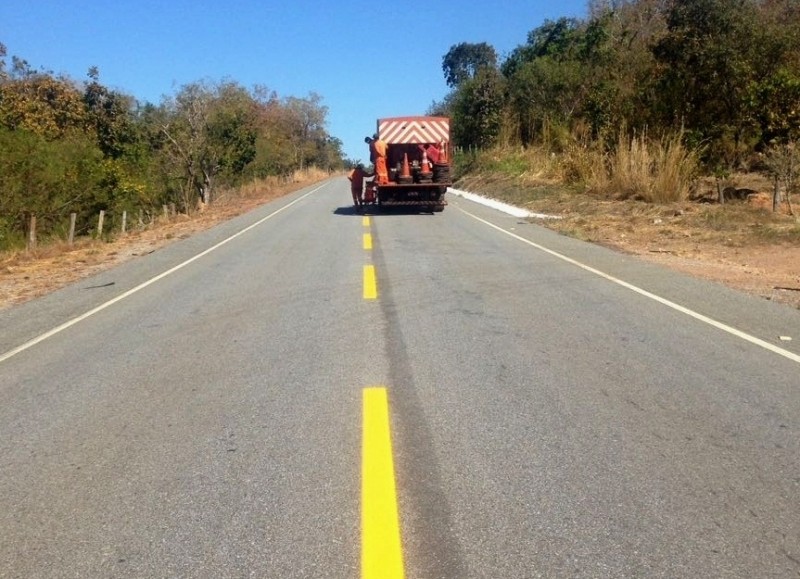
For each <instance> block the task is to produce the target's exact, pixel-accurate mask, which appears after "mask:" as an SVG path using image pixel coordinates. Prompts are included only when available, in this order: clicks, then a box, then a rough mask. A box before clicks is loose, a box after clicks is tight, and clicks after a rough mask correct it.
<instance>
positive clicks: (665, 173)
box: [587, 131, 698, 204]
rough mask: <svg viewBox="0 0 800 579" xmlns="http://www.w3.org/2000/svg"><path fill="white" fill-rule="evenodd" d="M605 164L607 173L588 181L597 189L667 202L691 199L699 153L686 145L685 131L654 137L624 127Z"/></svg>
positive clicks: (642, 199)
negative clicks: (684, 141) (630, 135)
mask: <svg viewBox="0 0 800 579" xmlns="http://www.w3.org/2000/svg"><path fill="white" fill-rule="evenodd" d="M605 165H606V168H607V169H606V173H605V175H600V178H599V179H598V178H594V179H592V180H589V181H587V182H588V183H589V184H590V187H591V188H592V189H593V190H595V191H598V192H600V193H602V194H605V195H609V196H611V197H614V198H617V199H638V200H641V201H645V202H647V203H658V204H666V203H675V202H680V201H685V200H686V199H688V197H689V192H690V191H691V186H692V182H693V180H694V178H695V176H696V174H697V170H698V156H697V153H696V152H694V151H690V150H688V149H686V148H685V147H684V145H683V135H682V134H681V133H675V134H673V135H668V136H666V137H664V138H662V139H660V140H653V139H650V138H648V137H647V135H646V134H644V135H633V136H632V137H629V136H628V135H627V134H626V133H625V132H624V131H620V134H619V137H618V139H617V145H616V148H615V149H614V151H613V152H611V153H609V154H608V156H607V159H606V163H605Z"/></svg>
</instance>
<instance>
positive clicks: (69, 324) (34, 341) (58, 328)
mask: <svg viewBox="0 0 800 579" xmlns="http://www.w3.org/2000/svg"><path fill="white" fill-rule="evenodd" d="M324 186H325V185H320V186H319V187H317V188H316V189H312V190H311V191H309V192H308V193H306V194H305V195H303V196H301V197H298V198H297V199H295V200H294V201H292V202H291V203H288V204H286V205H284V206H283V207H281V208H280V209H278V210H276V211H273V212H272V213H270V214H269V215H267V216H266V217H263V218H262V219H259V220H258V221H256V222H255V223H253V224H252V225H248V226H247V227H245V228H244V229H242V230H241V231H238V232H237V233H234V234H233V235H231V236H230V237H228V238H227V239H223V240H222V241H220V242H219V243H217V244H216V245H213V246H211V247H209V248H208V249H206V250H205V251H202V252H200V253H198V254H197V255H195V256H194V257H190V258H189V259H187V260H186V261H184V262H183V263H179V264H178V265H176V266H175V267H172V268H170V269H168V270H167V271H165V272H163V273H160V274H158V275H157V276H155V277H153V278H151V279H149V280H147V281H146V282H143V283H140V284H139V285H137V286H136V287H134V288H131V289H129V290H128V291H126V292H125V293H122V294H120V295H118V296H117V297H115V298H113V299H110V300H108V301H107V302H105V303H103V304H100V305H99V306H97V307H95V308H93V309H91V310H89V311H88V312H86V313H84V314H81V315H80V316H77V317H75V318H72V319H71V320H69V321H66V322H64V323H63V324H61V325H60V326H56V327H55V328H53V329H52V330H49V331H47V332H45V333H44V334H41V335H39V336H37V337H35V338H33V339H32V340H29V341H27V342H25V343H24V344H22V345H20V346H17V347H16V348H14V349H13V350H9V351H8V352H6V353H5V354H2V355H0V363H2V362H5V361H6V360H8V359H9V358H11V357H12V356H16V355H17V354H19V353H20V352H24V351H25V350H27V349H29V348H32V347H33V346H35V345H36V344H39V343H40V342H43V341H45V340H46V339H48V338H52V337H53V336H55V335H56V334H58V333H60V332H63V331H64V330H66V329H67V328H70V327H72V326H74V325H75V324H77V323H79V322H82V321H83V320H85V319H86V318H89V317H91V316H93V315H95V314H96V313H98V312H101V311H103V310H104V309H106V308H108V307H111V306H113V305H114V304H116V303H117V302H121V301H122V300H124V299H125V298H128V297H130V296H132V295H133V294H135V293H137V292H139V291H141V290H143V289H144V288H146V287H148V286H150V285H152V284H154V283H156V282H157V281H159V280H161V279H164V278H165V277H167V276H168V275H172V274H173V273H175V272H176V271H178V270H179V269H182V268H184V267H186V266H187V265H189V264H190V263H192V262H194V261H197V260H198V259H200V258H201V257H205V256H206V255H208V254H209V253H211V252H213V251H216V250H217V249H219V248H220V247H222V246H223V245H225V244H226V243H228V242H229V241H233V240H234V239H236V238H237V237H239V236H240V235H244V234H245V233H247V232H248V231H250V230H251V229H254V228H256V227H258V226H259V225H261V224H262V223H264V222H265V221H267V220H268V219H271V218H272V217H274V216H275V215H277V214H278V213H280V212H281V211H284V210H286V209H288V208H289V207H291V206H292V205H294V204H295V203H298V202H300V201H302V200H303V199H305V198H306V197H308V196H309V195H311V194H312V193H316V192H317V191H319V190H320V189H322V188H323V187H324Z"/></svg>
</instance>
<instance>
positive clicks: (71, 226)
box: [67, 213, 78, 245]
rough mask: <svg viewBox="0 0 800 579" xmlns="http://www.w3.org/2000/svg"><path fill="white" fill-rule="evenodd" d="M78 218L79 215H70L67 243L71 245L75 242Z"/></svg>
mask: <svg viewBox="0 0 800 579" xmlns="http://www.w3.org/2000/svg"><path fill="white" fill-rule="evenodd" d="M77 218H78V214H77V213H70V214H69V235H68V236H67V243H68V244H69V245H72V244H73V243H74V242H75V220H76V219H77Z"/></svg>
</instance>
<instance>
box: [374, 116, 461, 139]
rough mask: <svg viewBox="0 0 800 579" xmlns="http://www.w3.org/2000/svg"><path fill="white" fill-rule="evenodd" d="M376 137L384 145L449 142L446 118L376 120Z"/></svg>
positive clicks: (448, 126) (448, 120)
mask: <svg viewBox="0 0 800 579" xmlns="http://www.w3.org/2000/svg"><path fill="white" fill-rule="evenodd" d="M378 135H379V136H380V138H381V140H383V141H385V142H386V143H388V144H390V145H392V144H400V143H403V144H405V143H410V144H420V143H441V142H442V141H444V142H446V143H449V142H450V119H448V118H447V117H394V118H389V119H378Z"/></svg>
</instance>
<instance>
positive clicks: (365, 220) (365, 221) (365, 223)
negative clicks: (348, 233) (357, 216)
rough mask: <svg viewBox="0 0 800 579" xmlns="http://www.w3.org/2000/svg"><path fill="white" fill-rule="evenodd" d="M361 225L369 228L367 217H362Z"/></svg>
mask: <svg viewBox="0 0 800 579" xmlns="http://www.w3.org/2000/svg"><path fill="white" fill-rule="evenodd" d="M361 225H363V226H364V227H369V216H368V215H365V216H364V217H362V218H361Z"/></svg>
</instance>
